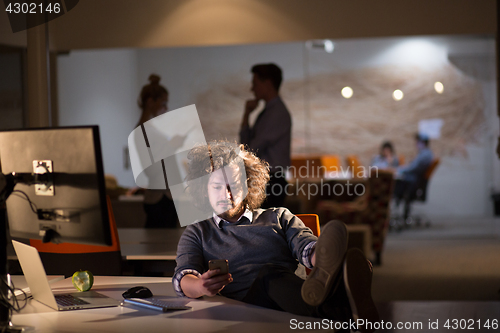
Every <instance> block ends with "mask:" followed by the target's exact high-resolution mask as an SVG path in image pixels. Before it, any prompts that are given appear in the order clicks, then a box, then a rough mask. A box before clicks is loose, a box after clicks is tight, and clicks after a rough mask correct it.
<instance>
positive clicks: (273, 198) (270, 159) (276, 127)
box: [240, 63, 292, 208]
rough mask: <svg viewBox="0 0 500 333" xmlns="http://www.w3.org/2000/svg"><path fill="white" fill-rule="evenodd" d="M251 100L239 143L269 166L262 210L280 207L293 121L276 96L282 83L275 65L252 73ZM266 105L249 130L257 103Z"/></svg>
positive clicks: (278, 69)
mask: <svg viewBox="0 0 500 333" xmlns="http://www.w3.org/2000/svg"><path fill="white" fill-rule="evenodd" d="M251 72H252V74H253V76H252V88H251V91H252V92H253V94H254V97H255V98H254V99H250V100H247V101H246V103H245V112H244V114H243V120H242V122H241V129H240V142H241V143H242V144H244V145H246V146H247V147H248V148H249V149H250V150H251V151H253V152H254V153H255V154H256V155H257V156H258V157H259V158H261V159H263V160H264V161H266V162H267V163H269V167H270V177H271V179H270V181H269V183H268V185H267V187H266V194H267V198H266V200H265V201H264V203H263V204H262V208H270V207H281V206H283V203H284V201H285V197H286V193H285V186H286V185H287V181H286V178H285V175H286V169H287V168H288V167H290V164H291V162H290V141H291V135H292V134H291V133H292V118H291V116H290V112H288V109H287V107H286V106H285V104H284V103H283V101H282V100H281V97H280V96H279V89H280V86H281V82H282V80H283V75H282V71H281V68H279V67H278V66H277V65H276V64H273V63H269V64H257V65H254V66H253V67H252V69H251ZM261 100H263V101H264V102H265V107H264V110H263V111H262V112H261V113H260V114H259V116H258V117H257V120H256V121H255V124H254V125H253V126H252V127H250V125H249V121H248V118H249V116H250V114H251V113H252V112H254V111H255V110H256V109H257V106H258V104H259V101H261Z"/></svg>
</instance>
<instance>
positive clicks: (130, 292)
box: [122, 286, 153, 298]
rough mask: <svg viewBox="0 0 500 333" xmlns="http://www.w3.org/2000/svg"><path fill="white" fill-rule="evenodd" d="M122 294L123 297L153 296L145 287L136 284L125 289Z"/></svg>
mask: <svg viewBox="0 0 500 333" xmlns="http://www.w3.org/2000/svg"><path fill="white" fill-rule="evenodd" d="M122 296H123V298H148V297H153V293H152V292H151V290H149V289H148V288H146V287H143V286H137V287H132V288H130V289H127V291H125V292H124V293H123V294H122Z"/></svg>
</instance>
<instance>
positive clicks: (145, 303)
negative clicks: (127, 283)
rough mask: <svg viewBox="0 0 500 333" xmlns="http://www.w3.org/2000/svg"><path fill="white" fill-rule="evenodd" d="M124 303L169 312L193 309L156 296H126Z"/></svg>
mask: <svg viewBox="0 0 500 333" xmlns="http://www.w3.org/2000/svg"><path fill="white" fill-rule="evenodd" d="M123 304H132V305H137V306H141V307H144V308H148V309H151V310H157V311H162V312H167V311H169V310H188V309H191V307H190V306H187V305H180V304H176V303H171V302H166V301H164V300H160V299H156V298H125V299H124V300H123Z"/></svg>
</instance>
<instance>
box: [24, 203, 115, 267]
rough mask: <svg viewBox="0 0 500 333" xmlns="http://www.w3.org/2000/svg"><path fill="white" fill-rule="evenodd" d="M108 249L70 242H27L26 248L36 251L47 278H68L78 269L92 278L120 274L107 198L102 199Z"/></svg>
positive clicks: (113, 225) (112, 222)
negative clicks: (104, 208)
mask: <svg viewBox="0 0 500 333" xmlns="http://www.w3.org/2000/svg"><path fill="white" fill-rule="evenodd" d="M106 199H107V200H106V201H107V206H108V212H109V225H110V230H111V241H112V245H111V246H99V245H84V244H73V243H61V244H54V243H43V242H42V241H41V240H35V239H30V245H31V246H33V247H34V248H36V249H37V250H38V252H39V254H40V258H41V259H42V263H43V266H44V268H45V272H46V273H47V275H64V276H66V277H68V276H72V275H73V273H75V272H76V271H78V270H80V269H81V270H89V271H90V272H92V274H94V275H108V276H109V275H114V276H116V275H122V255H121V251H120V241H119V239H118V229H117V227H116V221H115V217H114V214H113V208H112V206H111V200H110V199H109V196H107V198H106Z"/></svg>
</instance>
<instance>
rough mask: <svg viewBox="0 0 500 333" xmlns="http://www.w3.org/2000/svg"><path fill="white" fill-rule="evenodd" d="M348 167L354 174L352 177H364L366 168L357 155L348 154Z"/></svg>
mask: <svg viewBox="0 0 500 333" xmlns="http://www.w3.org/2000/svg"><path fill="white" fill-rule="evenodd" d="M345 160H346V163H347V167H348V168H349V171H350V172H351V174H352V178H363V177H364V176H365V175H364V174H363V173H364V170H363V168H362V166H361V163H360V162H359V159H358V157H357V156H356V155H348V156H347V157H346V158H345Z"/></svg>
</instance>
